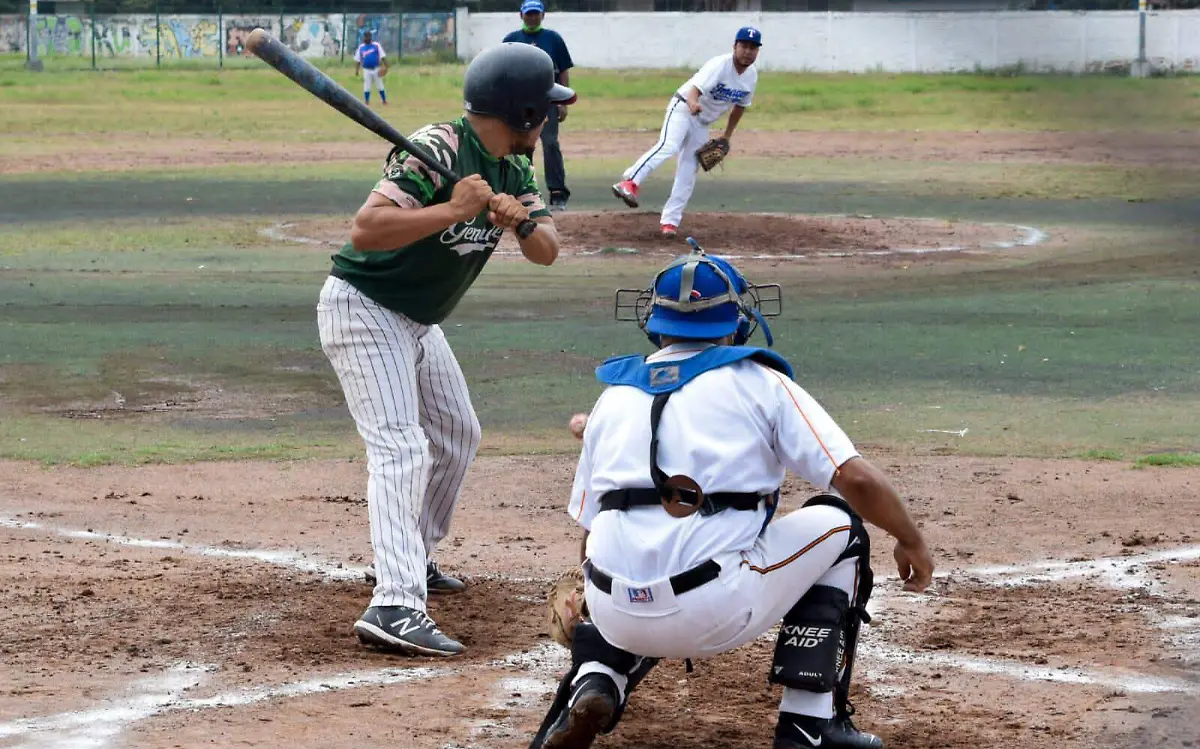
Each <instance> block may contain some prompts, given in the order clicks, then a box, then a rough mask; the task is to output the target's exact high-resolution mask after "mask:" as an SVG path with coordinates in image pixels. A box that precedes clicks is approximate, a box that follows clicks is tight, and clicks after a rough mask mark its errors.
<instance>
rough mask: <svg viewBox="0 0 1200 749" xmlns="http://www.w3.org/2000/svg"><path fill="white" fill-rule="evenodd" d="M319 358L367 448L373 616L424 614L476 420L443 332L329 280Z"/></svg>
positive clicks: (475, 436) (475, 438) (320, 315)
mask: <svg viewBox="0 0 1200 749" xmlns="http://www.w3.org/2000/svg"><path fill="white" fill-rule="evenodd" d="M317 325H318V328H319V330H320V334H321V348H322V349H323V350H324V351H325V355H326V356H327V357H328V358H329V362H330V364H332V365H333V369H334V371H336V372H337V376H338V381H339V382H340V383H341V385H342V390H343V391H344V393H345V396H346V405H347V407H348V408H349V409H350V415H351V416H352V417H354V423H355V425H356V426H357V427H358V433H359V435H361V436H362V438H363V442H364V443H365V444H366V448H367V469H368V479H367V509H368V512H369V514H370V522H371V546H372V547H373V549H374V552H375V576H376V581H377V584H376V586H375V591H374V595H373V596H372V598H371V605H372V606H409V607H412V608H414V609H418V610H420V611H424V610H425V598H426V589H425V566H426V562H427V561H428V559H429V558H430V557H432V556H433V552H434V550H435V549H436V548H437V544H438V542H439V541H441V540H442V539H443V538H445V537H446V533H447V532H448V531H449V530H450V519H451V517H452V516H453V514H454V508H455V505H457V504H458V498H459V495H460V494H461V492H462V485H463V481H464V479H465V478H466V475H467V468H468V467H469V466H470V465H471V461H472V460H473V459H474V458H475V451H476V450H477V449H478V447H479V437H480V433H479V420H478V419H477V418H476V417H475V411H474V409H473V408H472V407H471V399H470V397H469V395H468V394H467V383H466V380H465V379H464V378H463V374H462V370H461V369H460V368H459V366H458V361H457V360H456V359H455V358H454V352H452V351H451V350H450V345H449V344H448V343H447V342H446V337H445V335H444V334H443V333H442V329H441V328H440V327H439V326H437V325H421V324H419V323H416V322H414V321H413V320H411V319H409V318H408V317H405V316H404V315H400V314H397V313H395V312H392V311H390V310H387V309H385V308H384V307H381V306H380V305H378V304H376V303H375V302H374V301H372V300H371V299H369V298H367V297H366V296H364V295H362V294H361V293H359V291H358V290H357V289H355V288H354V287H353V286H351V285H350V284H349V283H347V282H345V281H343V280H341V279H339V278H334V277H333V276H330V277H329V278H328V279H327V280H326V281H325V286H324V287H323V288H322V289H321V296H320V299H319V301H318V303H317Z"/></svg>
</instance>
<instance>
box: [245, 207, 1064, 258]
mask: <svg viewBox="0 0 1200 749" xmlns="http://www.w3.org/2000/svg"><path fill="white" fill-rule="evenodd" d="M743 215H746V216H781V217H786V218H796V217H797V216H802V215H803V216H807V217H811V218H840V219H855V218H857V219H872V218H876V217H875V216H864V215H854V214H843V213H834V214H791V213H746V214H743ZM887 219H889V220H894V221H926V222H930V221H933V222H944V221H946V219H941V218H927V217H926V218H920V217H911V216H888V217H887ZM970 223H972V224H975V225H977V226H988V227H999V228H1004V229H1013V230H1016V231H1018V232H1021V234H1022V236H1021V237H1020V238H1019V239H1016V240H1013V241H1011V242H989V243H987V244H983V245H980V246H979V247H967V246H965V245H949V246H946V247H897V248H892V249H887V250H865V249H864V250H814V251H813V252H811V253H804V254H786V255H780V254H769V253H767V254H750V255H728V254H719V253H711V254H714V255H716V256H717V257H721V258H724V259H726V260H808V259H811V258H849V257H887V256H891V255H932V254H937V253H944V252H978V251H986V250H990V249H997V250H1005V249H1012V248H1014V247H1033V246H1035V245H1039V244H1041V243H1043V242H1045V241H1046V240H1048V239H1049V238H1050V235H1049V234H1048V233H1046V232H1045V231H1043V230H1041V229H1038V228H1037V227H1033V226H1023V225H1021V224H1006V223H994V222H991V223H989V222H977V221H972V222H970ZM294 226H295V224H294V223H292V222H283V223H279V224H275V225H273V226H269V227H266V228H263V229H259V230H258V233H259V234H261V235H262V236H264V237H267V238H268V239H271V240H274V241H277V242H296V243H298V244H308V245H315V246H319V247H341V246H342V244H343V243H341V242H331V241H329V240H327V239H316V238H314V237H306V236H303V235H298V234H291V233H288V232H286V231H285V230H286V229H290V228H292V227H294ZM492 254H493V255H497V256H500V257H521V256H522V253H521V252H520V251H519V250H496V251H494V252H493V253H492ZM572 254H573V255H574V256H576V257H596V256H599V255H612V254H619V255H640V256H643V257H656V256H666V257H674V255H676V254H678V253H672V252H669V251H666V250H660V251H649V252H643V251H642V250H638V249H636V248H633V247H615V248H609V249H603V250H580V251H579V252H575V253H572Z"/></svg>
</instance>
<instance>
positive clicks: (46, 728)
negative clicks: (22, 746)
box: [0, 644, 567, 749]
mask: <svg viewBox="0 0 1200 749" xmlns="http://www.w3.org/2000/svg"><path fill="white" fill-rule="evenodd" d="M566 662H567V658H566V650H565V649H564V648H561V647H559V646H558V645H555V644H542V645H539V646H537V647H535V648H532V649H531V650H529V651H527V652H524V653H514V654H512V655H509V656H506V657H504V658H499V659H495V660H491V661H486V662H483V663H479V664H475V665H471V666H463V667H457V668H431V667H415V668H385V669H377V670H371V671H355V672H349V673H341V674H332V675H328V676H319V677H315V678H313V679H308V680H305V681H299V682H290V683H285V684H280V685H277V686H258V687H246V688H242V689H235V690H230V691H227V692H222V693H220V694H215V695H211V696H208V697H192V698H187V697H183V696H182V692H184V691H186V690H187V689H190V688H193V687H195V686H197V685H198V684H199V683H200V680H201V676H202V675H203V674H204V673H205V672H206V671H209V670H213V668H214V667H212V666H198V665H195V664H178V665H176V666H172V667H171V668H170V669H168V671H167V672H166V673H165V674H164V675H162V676H159V677H157V678H155V679H149V680H146V681H144V682H139V683H140V684H144V685H146V687H145V691H143V693H141V694H137V695H134V696H133V697H130V698H126V699H125V700H124V701H123V702H121V703H120V704H117V705H114V706H112V707H101V708H96V709H92V710H83V711H73V712H66V713H59V714H57V715H50V716H45V717H39V718H25V719H22V720H16V721H11V722H8V723H0V739H3V738H10V737H13V736H23V735H27V734H36V733H46V732H55V746H58V747H71V749H76V747H78V748H82V747H85V746H86V747H99V746H102V745H103V744H102V741H101V740H102V739H103V740H107V739H109V738H111V737H113V736H115V735H116V734H117V733H119V732H120V730H122V729H124V728H128V727H129V726H130V725H131V724H132V723H135V722H137V721H140V720H145V719H146V718H151V717H155V716H158V715H163V714H166V713H171V712H179V711H190V712H195V711H200V710H208V709H212V708H219V707H245V706H247V705H254V704H257V703H261V702H267V701H270V700H279V699H288V698H295V697H305V696H308V695H312V694H319V693H325V692H336V691H342V690H347V689H360V688H363V687H379V686H392V685H395V684H403V683H406V682H411V681H419V680H430V679H438V678H442V677H446V676H452V675H455V674H462V673H467V672H476V671H486V670H492V669H499V668H507V667H514V666H515V667H519V668H535V669H537V670H539V671H544V672H549V670H550V669H558V668H561V667H562V666H564V665H565V663H566ZM136 686H137V685H135V688H136ZM93 726H94V727H96V728H97V730H96V731H95V732H92V731H88V732H86V735H83V736H81V737H80V740H81V742H82V741H92V743H78V744H67V743H64V742H63V740H62V739H63V734H62V732H64V731H73V730H76V729H85V728H88V727H93ZM97 742H101V743H97Z"/></svg>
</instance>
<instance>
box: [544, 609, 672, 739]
mask: <svg viewBox="0 0 1200 749" xmlns="http://www.w3.org/2000/svg"><path fill="white" fill-rule="evenodd" d="M592 661H595V662H597V663H603V664H604V665H605V666H608V667H609V668H611V669H612V670H613V671H616V672H617V673H618V674H625V675H626V677H627V678H628V683H627V684H626V685H625V699H624V700H623V701H622V702H621V704H620V705H618V706H617V710H616V712H615V713H614V714H613V718H612V721H611V722H610V723H609V724H608V725H607V726H606V727H605V728H604V730H603V731H602V733H611V732H612V730H613V729H614V728H616V727H617V723H618V722H619V721H620V720H621V715H622V714H623V713H624V712H625V705H626V703H628V702H629V695H630V693H631V692H633V690H634V688H635V687H636V686H637V685H638V684H639V683H640V682H641V681H642V679H644V678H646V674H648V673H650V669H652V668H654V666H655V664H656V663H658V659H657V658H641V657H639V656H636V655H634V654H633V653H629V652H627V651H624V650H621V649H620V648H616V647H613V646H612V645H610V644H608V642H607V641H606V640H605V639H604V637H603V635H601V634H600V630H599V629H597V628H596V625H594V624H592V623H591V622H582V623H580V624H579V625H578V626H577V627H576V628H575V638H574V640H573V641H572V642H571V668H570V669H569V670H568V671H567V673H566V675H565V676H563V678H562V681H560V682H559V683H558V691H557V692H556V693H555V695H554V702H553V703H551V705H550V710H549V711H547V713H546V717H545V718H544V719H543V720H542V725H541V726H539V727H538V732H537V734H536V735H535V736H534V737H533V741H532V742H531V743H530V744H529V749H541V747H542V745H543V744H544V743H545V741H546V736H547V735H548V734H549V733H550V729H551V728H553V727H554V724H555V723H556V722H557V721H558V719H559V716H560V715H561V714H562V712H563V711H564V710H566V709H567V703H568V701H569V700H570V698H571V682H573V681H575V677H576V676H578V675H579V668H580V667H581V666H582V665H583V664H585V663H590V662H592Z"/></svg>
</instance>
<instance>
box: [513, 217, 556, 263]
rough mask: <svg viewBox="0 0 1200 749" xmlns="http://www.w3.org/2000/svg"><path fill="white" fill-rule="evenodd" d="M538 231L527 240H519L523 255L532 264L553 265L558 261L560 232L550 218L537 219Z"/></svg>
mask: <svg viewBox="0 0 1200 749" xmlns="http://www.w3.org/2000/svg"><path fill="white" fill-rule="evenodd" d="M537 225H538V227H537V231H535V232H534V233H533V234H530V235H529V236H528V237H526V238H525V239H519V240H517V241H518V242H519V243H520V245H521V254H522V255H524V256H525V259H526V260H528V261H529V262H531V263H537V264H538V265H551V264H553V263H554V261H555V260H557V259H558V230H557V229H555V228H554V222H553V221H551V220H550V219H548V218H542V219H537Z"/></svg>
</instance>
